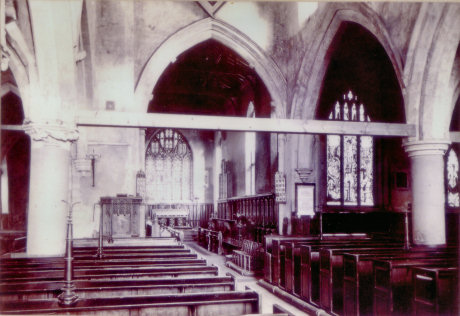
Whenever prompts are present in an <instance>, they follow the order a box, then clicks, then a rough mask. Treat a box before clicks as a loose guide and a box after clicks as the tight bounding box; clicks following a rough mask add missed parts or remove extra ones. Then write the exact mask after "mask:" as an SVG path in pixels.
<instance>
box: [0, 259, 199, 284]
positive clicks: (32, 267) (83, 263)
mask: <svg viewBox="0 0 460 316" xmlns="http://www.w3.org/2000/svg"><path fill="white" fill-rule="evenodd" d="M205 264H206V260H204V259H196V258H164V259H162V258H154V259H140V260H135V259H110V260H104V259H102V260H99V259H95V260H75V261H74V262H73V263H72V265H73V267H74V268H79V269H85V268H88V269H90V268H94V267H132V266H134V265H137V266H146V265H149V266H159V265H162V266H172V265H205ZM64 266H65V261H64V260H63V259H62V258H60V260H59V261H56V262H52V263H51V262H34V263H23V264H21V263H17V264H8V265H7V264H5V265H3V266H1V272H0V280H1V278H2V276H3V274H5V273H18V272H24V271H39V270H50V269H64Z"/></svg>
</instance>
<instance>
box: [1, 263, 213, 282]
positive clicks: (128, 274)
mask: <svg viewBox="0 0 460 316" xmlns="http://www.w3.org/2000/svg"><path fill="white" fill-rule="evenodd" d="M73 272H74V273H73V277H74V279H75V280H78V279H118V278H125V279H131V278H154V277H164V276H171V277H178V276H186V275H193V274H196V275H208V276H212V275H217V273H218V271H217V267H215V266H204V265H195V266H193V265H186V266H167V267H162V266H159V267H152V266H133V267H96V268H91V269H78V268H76V269H74V271H73ZM63 278H64V273H63V270H60V269H57V270H39V271H32V272H27V271H25V272H18V273H11V274H8V275H5V276H3V277H2V279H1V283H8V282H9V283H13V282H30V281H59V280H63Z"/></svg>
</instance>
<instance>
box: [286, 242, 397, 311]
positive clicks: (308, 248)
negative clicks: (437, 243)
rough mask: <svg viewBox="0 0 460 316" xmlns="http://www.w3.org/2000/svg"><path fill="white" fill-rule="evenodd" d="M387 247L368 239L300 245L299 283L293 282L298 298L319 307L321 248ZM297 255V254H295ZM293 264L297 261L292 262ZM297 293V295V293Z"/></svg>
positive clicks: (297, 268) (296, 268) (382, 243)
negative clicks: (295, 285) (298, 287)
mask: <svg viewBox="0 0 460 316" xmlns="http://www.w3.org/2000/svg"><path fill="white" fill-rule="evenodd" d="M379 245H380V246H388V245H389V243H388V242H385V241H372V240H369V239H364V240H359V239H351V240H344V239H342V240H324V241H316V242H310V243H302V244H299V245H296V247H297V246H300V249H299V251H298V253H299V256H300V281H298V280H297V281H296V280H294V281H293V284H297V286H300V289H298V290H297V291H299V292H300V297H301V298H302V299H304V300H306V301H307V302H310V303H312V304H313V305H316V306H319V305H320V260H319V259H320V255H319V251H320V250H321V249H322V248H344V247H346V248H357V247H378V246H379ZM296 253H297V252H296ZM292 261H293V263H294V264H295V263H296V262H297V264H298V262H299V259H297V260H292ZM292 269H293V270H294V271H298V270H299V267H298V266H294V267H293V268H292ZM299 292H297V293H299Z"/></svg>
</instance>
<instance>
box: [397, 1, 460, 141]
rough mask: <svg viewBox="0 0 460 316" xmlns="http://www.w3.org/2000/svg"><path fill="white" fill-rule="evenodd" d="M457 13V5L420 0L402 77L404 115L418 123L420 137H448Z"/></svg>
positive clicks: (459, 29)
mask: <svg viewBox="0 0 460 316" xmlns="http://www.w3.org/2000/svg"><path fill="white" fill-rule="evenodd" d="M459 14H460V8H459V7H458V6H457V5H450V4H444V5H438V4H437V5H432V4H430V3H423V5H422V8H421V10H420V13H419V15H418V17H417V21H416V24H415V27H414V32H413V34H412V37H411V41H410V44H409V50H408V53H407V62H406V67H405V69H404V79H405V81H406V82H407V87H408V89H407V93H406V96H405V99H406V112H407V113H408V115H407V118H408V121H409V122H410V123H413V124H418V130H417V133H418V138H419V139H430V138H431V139H448V132H449V123H450V118H451V115H452V110H453V106H454V105H455V102H456V98H455V95H456V94H457V93H458V92H457V91H456V88H457V87H456V85H457V83H456V80H458V78H455V76H452V74H453V72H452V69H453V67H454V60H455V54H456V51H457V48H458V46H459V43H460V20H459V19H458V16H459Z"/></svg>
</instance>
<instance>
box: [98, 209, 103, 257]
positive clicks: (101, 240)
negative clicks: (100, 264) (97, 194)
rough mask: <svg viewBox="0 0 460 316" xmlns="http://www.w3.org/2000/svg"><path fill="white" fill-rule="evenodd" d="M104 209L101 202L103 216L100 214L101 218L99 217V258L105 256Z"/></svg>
mask: <svg viewBox="0 0 460 316" xmlns="http://www.w3.org/2000/svg"><path fill="white" fill-rule="evenodd" d="M103 212H104V210H103V206H102V204H101V216H100V219H99V245H98V248H97V253H96V257H97V258H98V259H102V258H103V257H104V253H103V249H102V247H103V242H104V240H103V237H104V236H103V227H104V223H103V220H104V217H103V216H104V214H103Z"/></svg>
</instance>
